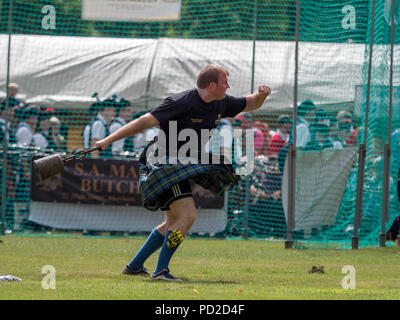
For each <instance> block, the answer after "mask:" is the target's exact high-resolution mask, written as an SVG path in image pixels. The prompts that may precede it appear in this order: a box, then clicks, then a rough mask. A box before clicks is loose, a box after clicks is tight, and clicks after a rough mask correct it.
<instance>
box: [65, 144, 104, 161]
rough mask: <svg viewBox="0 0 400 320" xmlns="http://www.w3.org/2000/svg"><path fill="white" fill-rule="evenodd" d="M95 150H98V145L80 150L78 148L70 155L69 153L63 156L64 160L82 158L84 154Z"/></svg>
mask: <svg viewBox="0 0 400 320" xmlns="http://www.w3.org/2000/svg"><path fill="white" fill-rule="evenodd" d="M95 150H100V151H101V148H100V147H94V148H89V149H82V150H78V151H76V152H75V153H73V154H72V155H70V156H69V157H66V158H64V162H67V161H70V160H73V159H75V160H80V159H83V158H84V157H86V155H87V154H88V153H90V152H93V151H95Z"/></svg>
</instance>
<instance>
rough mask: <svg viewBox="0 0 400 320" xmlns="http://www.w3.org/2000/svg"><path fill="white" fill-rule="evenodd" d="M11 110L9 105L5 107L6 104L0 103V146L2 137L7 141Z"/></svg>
mask: <svg viewBox="0 0 400 320" xmlns="http://www.w3.org/2000/svg"><path fill="white" fill-rule="evenodd" d="M12 110H13V109H12V108H11V107H9V108H8V109H7V106H6V105H5V104H3V103H2V104H1V105H0V147H1V146H2V144H3V141H4V139H5V140H6V141H7V142H9V138H10V131H11V124H10V123H11V121H12V114H13V113H12ZM10 111H11V112H10ZM6 120H7V121H6ZM6 122H7V125H6Z"/></svg>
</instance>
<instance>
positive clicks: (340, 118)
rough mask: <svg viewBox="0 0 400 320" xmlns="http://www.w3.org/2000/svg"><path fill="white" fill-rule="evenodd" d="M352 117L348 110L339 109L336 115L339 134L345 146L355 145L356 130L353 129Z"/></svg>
mask: <svg viewBox="0 0 400 320" xmlns="http://www.w3.org/2000/svg"><path fill="white" fill-rule="evenodd" d="M352 118H353V115H352V113H351V112H350V111H349V110H342V111H339V112H338V114H337V115H336V120H337V124H338V129H339V134H340V137H341V140H342V142H343V145H344V146H345V147H351V146H356V145H357V131H356V130H355V129H354V126H353V119H352Z"/></svg>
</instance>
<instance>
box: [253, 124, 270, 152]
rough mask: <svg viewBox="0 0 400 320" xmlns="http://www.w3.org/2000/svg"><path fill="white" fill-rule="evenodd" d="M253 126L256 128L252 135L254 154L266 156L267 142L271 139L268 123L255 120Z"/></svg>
mask: <svg viewBox="0 0 400 320" xmlns="http://www.w3.org/2000/svg"><path fill="white" fill-rule="evenodd" d="M254 128H255V129H256V131H255V137H254V142H255V151H256V155H258V156H261V155H262V156H267V149H268V144H269V141H270V140H271V135H270V132H269V125H268V124H267V123H265V122H263V121H259V120H256V121H255V122H254ZM260 133H261V134H260Z"/></svg>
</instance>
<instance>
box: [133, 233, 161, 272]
mask: <svg viewBox="0 0 400 320" xmlns="http://www.w3.org/2000/svg"><path fill="white" fill-rule="evenodd" d="M164 239H165V237H164V236H163V235H162V234H161V233H160V232H159V231H158V230H157V229H154V230H153V231H152V232H151V233H150V235H149V237H148V238H147V240H146V242H145V243H144V245H143V246H142V247H141V248H140V250H139V251H138V253H137V254H136V255H135V257H134V258H133V259H132V261H131V262H129V264H128V266H129V268H130V269H131V270H139V269H141V268H143V264H144V262H145V261H146V260H147V258H148V257H150V256H151V255H152V254H153V253H154V252H155V251H157V250H158V249H159V248H161V246H162V245H163V243H164Z"/></svg>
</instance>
